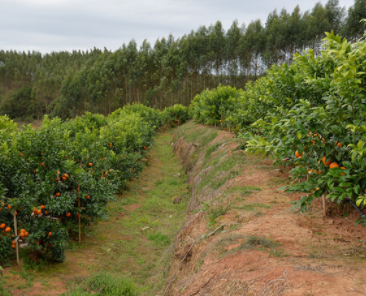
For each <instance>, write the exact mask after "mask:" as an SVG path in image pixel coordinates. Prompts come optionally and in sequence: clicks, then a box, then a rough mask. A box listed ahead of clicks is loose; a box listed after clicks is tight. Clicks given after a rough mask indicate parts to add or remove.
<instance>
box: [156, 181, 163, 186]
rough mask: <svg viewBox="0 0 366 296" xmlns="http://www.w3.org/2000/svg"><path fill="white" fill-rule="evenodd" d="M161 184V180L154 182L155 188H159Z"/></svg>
mask: <svg viewBox="0 0 366 296" xmlns="http://www.w3.org/2000/svg"><path fill="white" fill-rule="evenodd" d="M161 184H163V180H158V181H156V182H155V186H159V185H161Z"/></svg>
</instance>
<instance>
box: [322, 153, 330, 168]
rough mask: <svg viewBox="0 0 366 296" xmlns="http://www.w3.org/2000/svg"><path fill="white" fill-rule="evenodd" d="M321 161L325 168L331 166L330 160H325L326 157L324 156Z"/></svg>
mask: <svg viewBox="0 0 366 296" xmlns="http://www.w3.org/2000/svg"><path fill="white" fill-rule="evenodd" d="M322 160H323V163H324V165H326V166H329V165H330V164H331V162H332V161H331V160H330V159H329V160H328V161H327V160H326V156H325V155H324V157H323V158H322Z"/></svg>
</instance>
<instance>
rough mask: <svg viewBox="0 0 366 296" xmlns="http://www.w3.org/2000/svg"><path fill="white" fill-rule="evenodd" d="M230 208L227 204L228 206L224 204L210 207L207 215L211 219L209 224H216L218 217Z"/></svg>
mask: <svg viewBox="0 0 366 296" xmlns="http://www.w3.org/2000/svg"><path fill="white" fill-rule="evenodd" d="M229 208H230V207H229V205H227V206H226V207H224V206H223V205H218V206H215V207H209V208H208V209H207V216H208V217H209V219H210V222H209V224H208V226H209V227H211V226H212V225H214V224H215V223H216V218H218V217H220V216H223V215H225V214H226V212H227V211H228V210H229Z"/></svg>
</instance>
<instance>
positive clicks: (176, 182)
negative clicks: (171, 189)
mask: <svg viewBox="0 0 366 296" xmlns="http://www.w3.org/2000/svg"><path fill="white" fill-rule="evenodd" d="M167 183H168V185H170V186H177V185H178V181H177V180H176V179H169V180H168V181H167Z"/></svg>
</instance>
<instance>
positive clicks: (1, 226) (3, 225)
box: [0, 190, 366, 229]
mask: <svg viewBox="0 0 366 296" xmlns="http://www.w3.org/2000/svg"><path fill="white" fill-rule="evenodd" d="M365 191H366V190H365ZM5 227H6V225H5V223H2V224H0V228H1V229H4V228H5Z"/></svg>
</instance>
